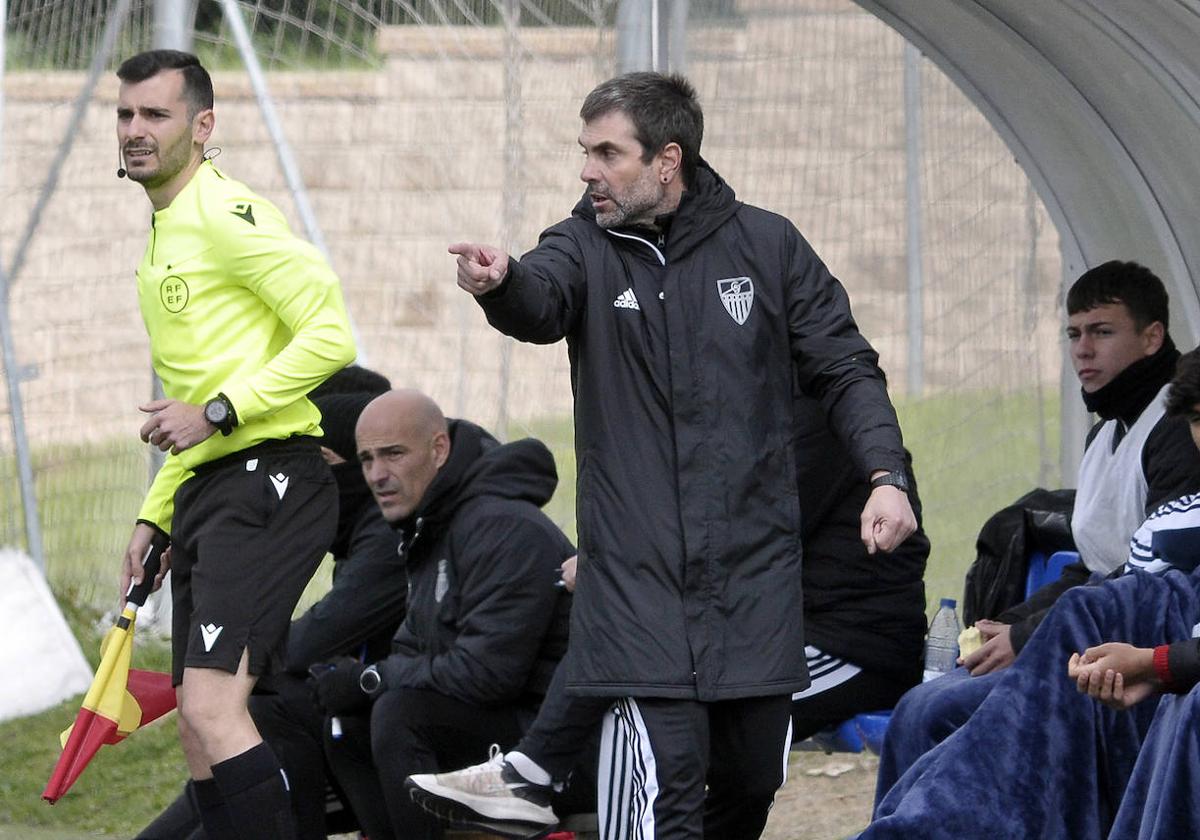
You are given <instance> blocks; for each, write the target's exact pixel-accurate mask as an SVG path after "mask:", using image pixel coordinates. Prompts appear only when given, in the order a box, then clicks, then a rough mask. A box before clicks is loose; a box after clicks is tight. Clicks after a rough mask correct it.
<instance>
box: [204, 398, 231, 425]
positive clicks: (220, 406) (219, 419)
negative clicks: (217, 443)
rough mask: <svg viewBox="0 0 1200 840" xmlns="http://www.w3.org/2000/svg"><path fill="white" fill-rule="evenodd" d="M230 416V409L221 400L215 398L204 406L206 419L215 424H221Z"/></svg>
mask: <svg viewBox="0 0 1200 840" xmlns="http://www.w3.org/2000/svg"><path fill="white" fill-rule="evenodd" d="M228 418H229V409H228V408H226V407H225V403H223V402H221V401H220V400H213V401H212V402H210V403H208V404H207V405H205V406H204V419H205V420H207V421H208V422H209V423H212V424H213V425H214V426H219V425H221V424H222V423H224V422H225V421H226V420H227V419H228Z"/></svg>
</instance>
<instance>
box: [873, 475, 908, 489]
mask: <svg viewBox="0 0 1200 840" xmlns="http://www.w3.org/2000/svg"><path fill="white" fill-rule="evenodd" d="M876 487H895V488H896V489H897V490H903V491H904V492H905V493H907V492H908V476H906V475H905V474H904V473H902V472H886V473H884V474H883V475H880V476H878V477H876V478H872V479H871V489H872V490H874V489H875V488H876Z"/></svg>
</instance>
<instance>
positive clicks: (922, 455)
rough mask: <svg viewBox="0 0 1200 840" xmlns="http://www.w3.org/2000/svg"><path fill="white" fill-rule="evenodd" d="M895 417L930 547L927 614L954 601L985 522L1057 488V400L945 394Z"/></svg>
mask: <svg viewBox="0 0 1200 840" xmlns="http://www.w3.org/2000/svg"><path fill="white" fill-rule="evenodd" d="M896 410H897V413H898V414H899V416H900V425H901V428H902V429H903V430H904V438H905V443H906V444H907V446H908V448H909V449H910V450H911V451H912V453H913V464H914V467H915V471H916V476H917V483H918V486H919V488H920V495H921V501H922V505H923V508H924V522H925V530H926V532H927V533H928V535H929V540H930V543H931V546H932V549H931V553H930V557H929V565H928V568H927V569H926V573H925V591H926V600H927V602H928V603H927V606H931V607H932V606H936V605H937V603H938V599H939V598H941V597H953V598H956V599H958V598H960V597H961V595H962V585H963V577H964V575H965V574H966V571H967V567H968V566H970V564H971V562H972V561H973V560H974V559H975V538H976V537H977V536H978V534H979V529H980V527H981V526H982V525H983V523H984V522H985V521H986V520H987V518H988V517H989V516H991V515H992V514H993V513H995V512H996V511H997V510H999V509H1000V508H1002V507H1004V506H1006V505H1009V504H1011V503H1012V502H1013V501H1015V500H1016V499H1017V498H1018V497H1020V496H1021V495H1023V494H1025V493H1027V492H1028V491H1030V490H1032V489H1033V488H1035V487H1038V486H1042V487H1048V488H1056V487H1061V486H1062V478H1061V476H1060V474H1059V468H1058V459H1057V453H1058V448H1059V438H1060V424H1059V398H1058V395H1057V393H1054V394H1052V395H1039V394H1038V393H1037V392H1036V391H1032V390H1030V391H1022V392H1018V393H1015V394H986V393H975V394H953V395H947V396H940V397H932V398H927V399H924V400H920V401H899V402H898V404H897V406H896ZM1039 429H1040V430H1042V431H1041V432H1039ZM1050 453H1053V455H1051V454H1050ZM930 612H932V609H930Z"/></svg>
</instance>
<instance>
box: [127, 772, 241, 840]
mask: <svg viewBox="0 0 1200 840" xmlns="http://www.w3.org/2000/svg"><path fill="white" fill-rule="evenodd" d="M223 806H224V800H222V807H223ZM200 830H201V829H200V808H199V807H198V806H197V805H196V794H195V785H194V783H193V782H188V783H187V784H186V785H184V787H183V792H182V793H180V794H179V796H178V797H176V799H175V801H174V802H172V803H171V804H170V805H168V806H167V807H166V808H165V809H163V812H162V813H161V814H159V815H158V816H157V817H155V818H154V822H152V823H150V825H148V826H146V827H145V828H143V829H142V830H141V831H140V832H138V836H137V837H135V838H134V840H179V838H181V837H184V838H186V837H191V836H192V834H193V832H196V831H200Z"/></svg>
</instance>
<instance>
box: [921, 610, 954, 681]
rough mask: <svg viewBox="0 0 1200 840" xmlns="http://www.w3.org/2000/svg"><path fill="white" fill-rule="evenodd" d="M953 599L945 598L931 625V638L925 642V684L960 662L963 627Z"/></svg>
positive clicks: (951, 669) (949, 670)
mask: <svg viewBox="0 0 1200 840" xmlns="http://www.w3.org/2000/svg"><path fill="white" fill-rule="evenodd" d="M955 606H957V605H956V604H955V602H954V599H953V598H943V599H942V605H941V606H940V607H938V611H937V612H936V613H934V616H933V621H931V622H930V623H929V638H928V639H927V640H926V642H925V682H929V681H930V680H932V679H934V678H935V677H940V676H941V675H942V674H948V673H950V672H951V671H953V670H954V669H955V667H956V666H957V664H958V662H957V660H958V634H959V633H961V632H962V625H961V624H959V623H958V613H956V612H955V611H954V608H955Z"/></svg>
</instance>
